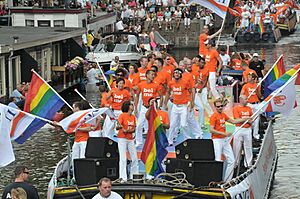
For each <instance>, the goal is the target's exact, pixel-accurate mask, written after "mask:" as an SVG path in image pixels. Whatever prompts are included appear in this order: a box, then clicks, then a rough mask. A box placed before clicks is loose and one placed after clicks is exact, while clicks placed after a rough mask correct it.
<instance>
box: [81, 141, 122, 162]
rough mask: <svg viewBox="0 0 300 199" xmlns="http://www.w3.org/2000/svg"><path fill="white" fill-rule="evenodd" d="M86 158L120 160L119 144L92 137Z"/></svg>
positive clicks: (87, 147) (88, 144) (88, 142)
mask: <svg viewBox="0 0 300 199" xmlns="http://www.w3.org/2000/svg"><path fill="white" fill-rule="evenodd" d="M85 157H86V158H118V157H119V152H118V144H117V143H116V142H114V141H113V140H111V139H109V138H104V137H91V138H89V139H88V141H87V146H86V150H85Z"/></svg>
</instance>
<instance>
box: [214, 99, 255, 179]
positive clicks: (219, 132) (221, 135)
mask: <svg viewBox="0 0 300 199" xmlns="http://www.w3.org/2000/svg"><path fill="white" fill-rule="evenodd" d="M214 106H215V107H216V111H215V112H214V113H213V114H212V115H211V116H210V133H211V134H212V140H213V144H214V151H215V160H216V161H222V159H221V156H222V154H224V155H225V158H226V163H227V164H224V165H226V171H225V175H224V178H223V181H225V182H228V181H230V180H231V179H232V176H233V170H234V163H235V159H234V154H233V151H232V148H231V145H230V139H228V137H230V136H231V134H230V133H229V132H226V126H225V123H226V122H230V123H232V124H237V123H241V122H245V121H246V120H248V119H249V118H239V119H232V118H229V117H228V116H227V115H226V114H225V113H224V112H223V107H224V102H223V100H222V99H217V100H215V101H214Z"/></svg>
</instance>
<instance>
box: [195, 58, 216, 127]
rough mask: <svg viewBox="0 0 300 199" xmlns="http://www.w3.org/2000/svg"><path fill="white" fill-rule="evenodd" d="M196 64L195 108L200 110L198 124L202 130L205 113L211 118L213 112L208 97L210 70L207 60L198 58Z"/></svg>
mask: <svg viewBox="0 0 300 199" xmlns="http://www.w3.org/2000/svg"><path fill="white" fill-rule="evenodd" d="M194 60H195V64H196V65H197V67H198V69H199V70H198V71H199V72H198V73H199V75H198V77H197V81H196V84H195V87H196V94H195V106H196V108H197V109H198V123H199V124H200V127H201V128H204V127H205V124H204V111H206V112H207V114H208V115H209V116H210V115H211V114H212V113H213V111H212V108H211V106H210V104H209V102H208V99H207V95H208V90H207V82H208V75H209V72H208V68H207V67H205V59H204V58H203V57H201V56H199V57H198V56H197V57H196V58H195V59H194Z"/></svg>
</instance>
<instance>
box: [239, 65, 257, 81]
mask: <svg viewBox="0 0 300 199" xmlns="http://www.w3.org/2000/svg"><path fill="white" fill-rule="evenodd" d="M241 66H242V68H243V70H244V71H243V77H242V83H243V84H245V83H248V75H249V74H251V73H253V74H255V75H257V74H256V72H255V70H252V69H250V68H249V65H248V64H247V63H246V62H245V61H242V64H241Z"/></svg>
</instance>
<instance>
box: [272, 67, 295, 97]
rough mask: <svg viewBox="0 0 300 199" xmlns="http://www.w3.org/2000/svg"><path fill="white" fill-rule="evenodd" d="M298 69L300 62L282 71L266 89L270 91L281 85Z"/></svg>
mask: <svg viewBox="0 0 300 199" xmlns="http://www.w3.org/2000/svg"><path fill="white" fill-rule="evenodd" d="M299 70H300V64H298V65H297V66H295V67H294V68H292V69H290V70H288V71H287V72H286V73H284V74H283V75H282V76H281V77H280V78H279V79H277V80H276V81H274V82H273V83H272V84H271V85H269V86H268V89H270V90H271V91H275V90H276V89H278V88H280V87H281V86H283V85H284V84H285V83H286V82H287V81H288V80H289V79H290V78H291V77H293V76H294V75H296V73H298V72H299Z"/></svg>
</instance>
